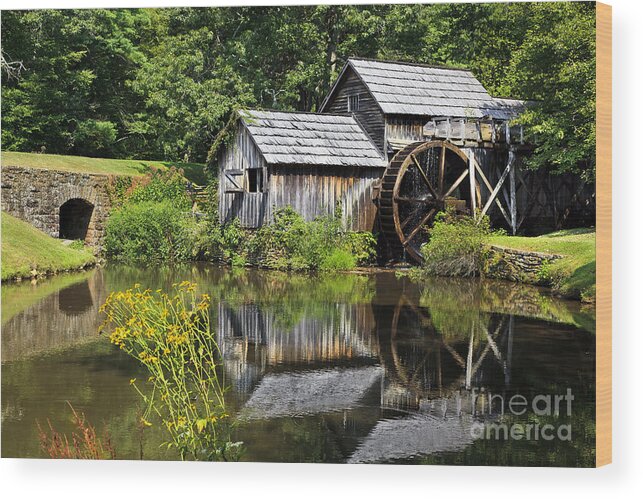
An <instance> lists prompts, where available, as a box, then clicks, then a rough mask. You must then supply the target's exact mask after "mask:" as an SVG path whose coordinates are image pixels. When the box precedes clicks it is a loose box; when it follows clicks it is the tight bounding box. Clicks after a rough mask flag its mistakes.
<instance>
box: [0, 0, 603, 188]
mask: <svg viewBox="0 0 643 499" xmlns="http://www.w3.org/2000/svg"><path fill="white" fill-rule="evenodd" d="M594 19H595V10H594V4H593V3H589V2H553V3H552V2H546V3H508V4H466V3H453V4H433V5H418V4H409V5H307V6H296V7H239V8H178V9H131V10H118V9H117V10H100V9H99V10H82V11H72V10H62V11H53V10H49V11H32V12H29V11H21V12H12V11H5V12H3V16H2V55H3V68H5V71H4V73H3V82H2V91H3V95H2V97H3V99H2V114H3V115H2V141H3V147H4V148H6V149H12V150H22V151H33V150H41V149H43V148H44V149H45V150H47V151H48V152H59V153H73V154H88V155H101V156H116V157H141V158H155V159H172V160H177V159H179V160H180V159H189V160H191V161H205V159H206V156H207V150H208V149H209V146H210V145H211V143H212V141H213V139H214V137H215V136H216V134H217V132H218V131H219V130H220V129H221V128H222V127H223V126H224V124H225V123H226V122H227V118H228V116H229V114H230V112H231V111H232V110H233V109H235V108H237V107H241V106H247V107H264V108H276V109H282V110H301V111H316V110H317V109H319V106H320V104H321V102H322V101H323V99H324V97H325V96H326V94H327V92H328V90H329V89H330V86H331V85H332V82H333V81H334V79H335V78H336V77H337V74H338V72H339V70H340V69H341V67H342V65H343V64H344V62H345V61H346V59H347V58H348V57H351V56H358V57H373V58H384V59H396V60H406V61H414V62H425V63H430V64H447V65H452V66H457V67H465V68H469V69H471V70H472V71H473V73H474V74H475V75H476V76H477V77H478V78H479V79H480V81H481V82H482V84H483V85H484V86H485V87H486V88H487V89H488V90H489V91H490V93H492V95H496V96H504V97H515V98H521V99H527V100H530V101H532V105H531V106H530V107H529V109H528V110H527V111H526V112H525V113H524V114H523V116H521V118H520V121H521V122H522V123H523V124H525V126H526V127H527V129H528V131H529V132H531V134H532V135H533V136H535V137H536V138H537V148H536V150H535V152H534V154H533V155H532V156H531V157H530V159H529V166H531V167H534V168H539V167H546V168H549V169H551V170H552V171H555V172H567V171H573V172H577V173H580V174H582V175H583V176H584V177H585V178H587V179H591V178H593V176H594V170H595V157H594V156H595V152H594V141H595V135H596V131H595V101H596V99H595V21H594ZM9 63H12V64H14V65H13V66H9ZM20 64H22V65H23V66H24V69H22V67H21V66H20ZM12 68H13V69H12ZM18 69H19V70H20V71H17V70H18ZM10 71H13V73H11V72H10ZM10 76H11V77H10Z"/></svg>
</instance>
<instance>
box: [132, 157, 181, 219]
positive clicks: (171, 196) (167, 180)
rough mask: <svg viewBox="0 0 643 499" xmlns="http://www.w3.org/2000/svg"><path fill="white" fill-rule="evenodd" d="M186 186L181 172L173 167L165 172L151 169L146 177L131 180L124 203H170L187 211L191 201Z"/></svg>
mask: <svg viewBox="0 0 643 499" xmlns="http://www.w3.org/2000/svg"><path fill="white" fill-rule="evenodd" d="M186 185H187V182H186V180H185V178H184V177H183V172H182V171H181V170H179V169H176V168H174V167H171V168H169V169H167V170H161V169H156V168H152V171H151V172H150V173H148V174H147V175H144V176H142V177H135V178H134V179H133V180H132V184H131V186H130V187H129V189H127V190H126V191H125V202H126V203H144V202H147V201H156V202H162V201H172V203H173V204H174V205H176V206H177V207H178V208H181V209H183V210H189V209H190V207H191V206H192V201H191V200H190V196H189V195H188V192H187V189H186Z"/></svg>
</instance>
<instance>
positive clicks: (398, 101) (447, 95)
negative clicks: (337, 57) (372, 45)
mask: <svg viewBox="0 0 643 499" xmlns="http://www.w3.org/2000/svg"><path fill="white" fill-rule="evenodd" d="M346 67H352V68H353V69H354V70H355V72H356V73H357V75H358V76H359V77H360V78H361V79H362V81H363V82H364V84H365V85H366V86H367V88H368V89H369V91H370V92H371V94H372V95H373V97H374V98H375V100H376V101H377V103H378V104H379V106H380V107H381V108H382V111H383V112H384V113H385V114H407V115H420V116H445V117H458V118H465V117H469V118H482V117H485V116H489V115H490V114H492V113H494V112H496V110H497V106H498V102H496V99H494V98H493V97H491V96H490V95H489V93H488V92H487V91H486V90H485V88H484V87H483V86H482V84H481V83H480V82H479V81H478V80H477V78H476V77H475V76H473V73H471V71H466V70H462V69H452V68H440V67H431V66H422V65H417V64H408V63H401V62H387V61H373V60H368V59H349V60H348V62H347V63H346Z"/></svg>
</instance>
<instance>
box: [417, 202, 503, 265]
mask: <svg viewBox="0 0 643 499" xmlns="http://www.w3.org/2000/svg"><path fill="white" fill-rule="evenodd" d="M490 235H491V229H490V227H489V218H488V217H483V218H482V219H481V220H480V221H476V220H475V219H474V218H472V217H469V216H458V215H457V214H455V213H454V212H450V211H449V212H446V213H440V214H438V216H437V217H436V219H435V223H434V225H433V227H432V228H431V229H429V241H428V242H427V243H426V244H425V245H424V246H422V255H423V257H424V265H423V269H424V271H426V272H428V273H429V274H434V275H443V276H463V277H471V276H475V275H482V274H483V273H484V267H485V262H486V260H487V253H488V249H487V246H486V244H485V243H486V242H487V240H488V238H489V236H490Z"/></svg>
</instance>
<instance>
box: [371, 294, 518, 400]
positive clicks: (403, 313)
mask: <svg viewBox="0 0 643 499" xmlns="http://www.w3.org/2000/svg"><path fill="white" fill-rule="evenodd" d="M463 312H464V314H465V317H464V318H463V319H462V320H460V321H456V322H455V323H456V324H457V325H458V326H460V329H458V330H456V331H455V333H456V334H452V333H453V331H450V330H449V328H447V330H445V331H441V330H440V326H439V324H436V320H435V319H434V318H433V317H432V314H435V315H437V314H438V313H440V314H441V315H442V314H444V313H445V312H442V311H434V312H431V311H430V310H426V309H424V308H423V307H419V306H417V305H416V304H415V300H413V299H410V298H409V297H407V296H406V295H402V296H401V297H400V299H399V302H398V303H397V305H396V306H395V307H394V308H393V309H392V311H391V318H390V323H389V324H390V325H389V326H388V327H386V326H384V329H383V330H380V331H378V334H379V336H380V343H379V345H380V357H381V358H382V364H383V365H385V366H387V385H386V387H385V389H384V390H383V392H382V404H383V405H385V406H387V407H392V408H421V407H425V406H427V404H428V405H429V406H431V407H435V406H437V405H439V404H437V402H436V401H438V400H439V401H440V403H441V404H445V403H446V402H447V400H449V402H451V399H454V400H457V399H458V398H460V399H462V398H463V394H462V391H463V390H464V391H468V390H471V389H472V388H475V387H484V386H485V384H489V383H494V384H496V385H497V381H498V374H500V373H501V374H502V376H501V377H502V381H503V384H504V385H509V384H510V382H511V354H512V341H513V322H514V319H513V316H507V315H499V316H495V317H493V316H491V314H486V313H482V312H481V313H476V314H467V311H463ZM448 313H451V314H457V312H456V311H450V312H447V314H448ZM448 319H449V318H447V320H448ZM385 324H386V322H385ZM387 340H388V341H387ZM485 369H486V371H487V372H486V373H485ZM489 371H493V372H492V373H490V372H489ZM485 374H487V375H486V376H485ZM496 388H497V386H496ZM449 405H451V403H449ZM456 405H458V404H457V403H456ZM462 409H464V407H462ZM470 410H471V411H472V412H475V408H473V407H471V408H470Z"/></svg>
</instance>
